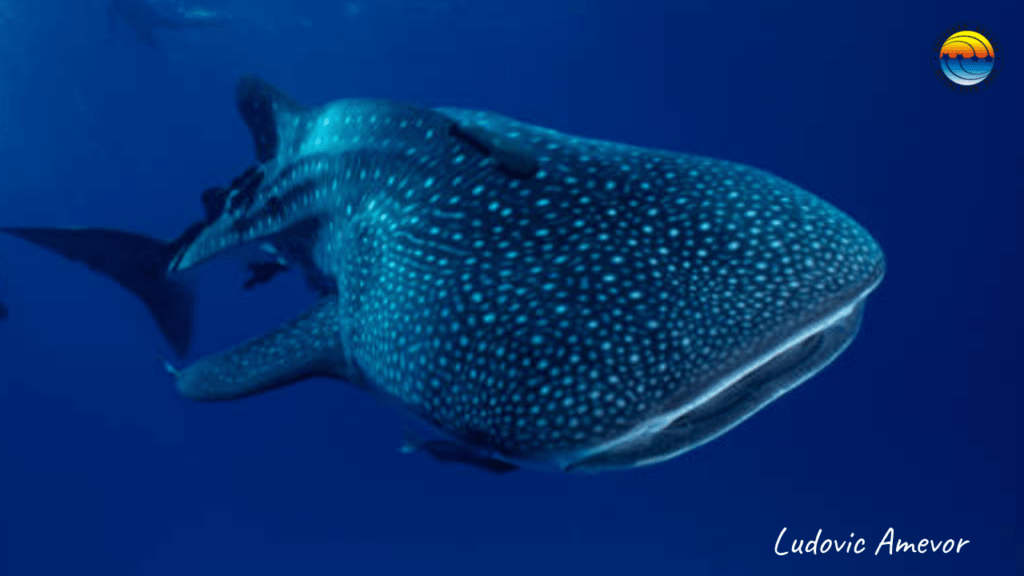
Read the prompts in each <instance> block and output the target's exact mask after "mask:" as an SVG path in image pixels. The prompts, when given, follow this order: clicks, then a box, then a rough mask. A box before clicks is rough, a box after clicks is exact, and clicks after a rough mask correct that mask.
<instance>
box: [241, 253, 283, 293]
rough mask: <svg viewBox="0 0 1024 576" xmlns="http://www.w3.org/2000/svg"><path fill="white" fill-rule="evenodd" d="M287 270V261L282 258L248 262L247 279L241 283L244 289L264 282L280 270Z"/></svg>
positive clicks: (272, 277)
mask: <svg viewBox="0 0 1024 576" xmlns="http://www.w3.org/2000/svg"><path fill="white" fill-rule="evenodd" d="M288 270H289V267H288V263H287V262H284V261H282V260H270V261H269V262H250V263H249V274H250V276H249V279H248V280H246V281H245V284H243V285H242V287H243V288H245V289H246V290H252V289H253V288H255V287H257V286H260V285H263V284H266V283H268V282H270V281H271V280H273V279H274V278H275V277H277V275H278V274H280V273H282V272H287V271H288Z"/></svg>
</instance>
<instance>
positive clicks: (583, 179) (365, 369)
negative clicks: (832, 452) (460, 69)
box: [20, 78, 884, 471]
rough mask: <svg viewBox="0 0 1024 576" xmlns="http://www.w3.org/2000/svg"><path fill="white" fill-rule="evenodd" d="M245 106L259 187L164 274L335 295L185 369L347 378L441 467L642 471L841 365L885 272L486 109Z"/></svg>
mask: <svg viewBox="0 0 1024 576" xmlns="http://www.w3.org/2000/svg"><path fill="white" fill-rule="evenodd" d="M238 106H239V109H240V111H241V113H242V116H243V118H244V119H245V121H246V122H247V124H248V125H249V127H250V128H251V130H252V133H253V136H254V139H255V142H256V151H257V157H258V159H259V161H260V162H261V166H260V168H259V170H260V172H261V173H262V174H263V175H264V177H263V178H262V179H260V181H259V183H258V184H257V185H254V186H248V187H245V186H242V187H235V188H234V189H232V190H231V191H230V192H229V193H227V194H226V198H223V205H222V206H219V209H217V210H212V211H210V212H212V213H214V214H216V217H215V218H208V219H207V221H205V222H204V223H202V225H201V226H199V227H198V228H199V229H198V231H196V232H195V233H194V234H192V235H190V237H189V238H187V241H184V242H179V243H178V245H176V247H175V248H176V252H175V253H174V255H173V256H171V257H170V258H167V257H166V256H165V255H160V256H159V257H155V258H154V260H153V261H154V262H159V263H160V265H166V267H167V270H168V272H169V274H171V275H173V274H176V273H178V272H183V271H186V270H188V269H191V268H193V267H194V266H196V265H198V264H200V263H201V262H204V261H206V260H208V259H210V258H212V257H214V256H217V255H219V254H222V253H224V252H225V251H228V250H230V249H232V248H235V247H237V246H240V245H243V244H247V243H252V242H269V243H272V244H273V245H275V246H278V247H280V246H292V247H293V248H291V249H290V252H291V253H293V254H297V255H299V256H301V258H299V263H298V265H300V266H301V267H303V268H306V269H307V272H308V273H309V274H310V275H311V276H313V277H316V278H319V279H320V281H321V282H326V283H327V284H328V285H329V288H330V289H329V290H324V291H323V292H324V294H325V296H324V297H323V298H322V299H321V300H320V301H319V302H318V303H317V304H316V305H315V306H314V307H313V308H312V309H311V310H309V311H307V312H306V313H305V314H303V315H302V316H301V317H299V318H298V319H296V320H294V321H293V322H290V323H288V324H287V325H285V326H282V327H280V328H279V329H277V330H275V331H273V332H272V333H270V334H267V335H265V336H263V337H260V338H257V339H254V340H252V341H250V342H247V343H245V344H242V345H241V346H239V347H237V348H235V349H233V350H230V351H227V352H224V353H221V354H218V355H214V356H210V357H206V358H203V359H201V360H199V361H198V362H196V363H195V364H193V365H191V366H189V367H188V368H186V369H184V370H181V371H177V370H173V373H174V374H175V377H176V380H177V386H178V389H179V390H180V392H181V393H183V394H185V395H186V396H189V397H191V398H195V399H199V400H227V399H234V398H240V397H244V396H247V395H251V394H256V393H259V392H262V391H265V390H269V389H272V388H276V387H279V386H284V385H287V384H291V383H294V382H297V381H299V380H303V379H306V378H310V377H313V376H326V377H332V378H338V379H341V380H344V381H347V382H350V383H353V384H356V385H359V386H361V387H364V388H366V389H368V390H371V391H373V392H375V393H378V394H379V395H381V396H384V397H386V398H388V399H391V400H393V401H395V402H397V403H398V404H399V405H400V406H402V407H404V408H405V409H406V410H407V411H409V412H411V413H413V414H415V415H416V416H418V417H420V418H421V419H422V420H423V421H425V422H427V423H429V424H431V425H433V426H434V427H436V429H437V430H439V431H440V432H442V433H443V434H444V435H445V436H446V437H447V438H448V439H449V440H448V441H446V442H445V443H444V446H443V448H444V450H443V454H441V453H438V454H435V457H438V458H442V457H443V459H446V460H450V461H460V462H479V461H480V460H479V459H480V458H486V459H493V460H496V461H499V462H506V463H514V464H517V465H529V466H533V467H544V468H554V469H557V470H578V471H598V470H607V469H619V468H629V467H635V466H642V465H646V464H651V463H655V462H660V461H663V460H666V459H668V458H672V457H674V456H677V455H679V454H681V453H683V452H685V451H687V450H690V449H693V448H695V447H697V446H700V445H702V444H704V443H706V442H708V441H710V440H712V439H714V438H716V437H718V436H719V435H721V434H723V433H725V432H726V431H728V430H730V429H732V428H733V427H734V426H736V425H737V424H739V423H740V422H742V421H743V420H745V419H746V418H748V417H750V416H751V415H752V414H754V413H755V412H757V411H758V410H760V409H761V408H763V407H764V406H766V405H767V404H769V403H770V402H772V401H773V400H775V399H776V398H778V397H779V396H781V395H782V394H784V393H785V392H787V391H789V390H792V389H793V388H794V387H796V386H797V385H799V384H800V383H802V382H803V381H805V380H806V379H807V378H809V377H811V376H812V375H814V374H815V373H817V372H818V371H819V370H821V369H822V368H823V367H824V366H825V365H827V364H828V363H829V362H831V361H832V360H833V359H834V358H835V357H836V356H837V355H838V354H839V353H840V352H841V351H842V350H843V349H845V348H846V346H847V345H848V344H849V343H850V342H851V341H852V339H853V337H854V335H855V334H856V332H857V329H858V326H859V323H860V320H861V315H862V312H863V308H864V301H865V298H866V296H867V295H868V293H870V292H871V291H872V290H873V289H874V288H875V287H876V286H878V284H879V283H880V281H881V279H882V276H883V271H884V259H883V255H882V252H881V250H880V248H879V246H878V245H877V244H876V242H875V241H874V240H873V239H872V238H871V236H870V235H869V234H868V233H867V232H866V231H865V230H864V229H863V228H862V227H860V226H859V225H858V224H857V223H856V222H854V221H853V220H852V219H851V218H849V217H848V216H846V215H845V214H843V213H842V212H840V211H839V210H837V209H836V208H834V207H833V206H831V205H830V204H828V203H826V202H825V201H823V200H821V199H820V198H818V197H816V196H814V195H812V194H810V193H808V192H806V191H804V190H802V189H800V188H798V187H796V186H795V185H793V184H791V183H789V182H786V181H784V180H782V179H779V178H777V177H775V176H773V175H771V174H767V173H765V172H762V171H760V170H757V169H754V168H750V167H747V166H743V165H740V164H734V163H731V162H725V161H720V160H713V159H709V158H701V157H695V156H688V155H683V154H677V153H672V152H665V151H657V150H649V149H644V148H638V147H634V146H628V145H623V144H616V143H611V142H603V141H598V140H591V139H586V138H581V137H575V136H570V135H566V134H562V133H560V132H556V131H554V130H548V129H544V128H540V127H537V126H531V125H529V124H525V123H522V122H518V121H515V120H511V119H509V118H506V117H503V116H499V115H497V114H493V113H489V112H476V111H467V110H456V109H436V110H432V109H425V108H420V107H415V106H409V105H404V104H397V103H393V102H388V101H381V100H341V101H337V102H333V103H330V104H328V105H326V106H323V107H319V108H304V107H302V106H300V105H298V104H297V103H296V102H294V101H293V100H291V99H290V98H288V97H287V96H285V95H284V94H282V93H281V92H279V91H278V90H276V89H274V88H272V87H271V86H269V85H267V84H266V83H264V82H262V81H259V80H256V79H253V78H247V79H243V80H242V82H241V83H240V85H239V89H238ZM20 231H21V234H20V235H22V236H23V237H24V236H25V229H20ZM78 233H79V234H83V235H86V236H87V235H88V234H89V232H88V231H78ZM36 240H37V241H38V240H39V239H38V238H37V239H36ZM126 240H127V239H126ZM40 243H43V242H40ZM43 244H45V243H43ZM295 246H299V247H304V248H300V249H296V248H294V247H295ZM116 249H118V247H116V246H110V250H111V251H112V252H113V251H115V250H116ZM121 249H122V250H128V252H129V253H130V252H132V249H131V247H130V246H124V247H121ZM101 271H104V270H102V269H101ZM106 272H107V273H110V274H113V275H114V276H115V278H116V277H117V276H118V274H126V273H127V272H125V271H124V270H123V269H119V268H114V269H111V270H107V271H106ZM159 278H161V279H163V281H165V282H170V280H169V276H168V275H166V274H165V275H160V276H159ZM122 283H124V282H122ZM126 285H127V283H126ZM128 287H129V288H131V286H128ZM456 443H457V444H456ZM456 445H458V446H461V447H462V449H464V450H465V451H466V457H465V458H458V455H457V454H455V452H454V451H453V450H454V448H453V447H454V446H456ZM483 467H484V468H488V466H483ZM493 468H495V469H497V468H500V466H497V465H496V466H494V467H493Z"/></svg>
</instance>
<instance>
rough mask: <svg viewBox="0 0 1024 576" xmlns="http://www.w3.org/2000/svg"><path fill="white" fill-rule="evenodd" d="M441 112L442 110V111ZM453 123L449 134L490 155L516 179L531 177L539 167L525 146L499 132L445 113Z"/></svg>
mask: <svg viewBox="0 0 1024 576" xmlns="http://www.w3.org/2000/svg"><path fill="white" fill-rule="evenodd" d="M442 114H444V112H443V111H442ZM445 115H446V116H448V118H449V119H451V120H452V121H453V122H454V124H452V127H451V134H452V136H455V137H456V138H459V139H461V140H462V141H464V142H466V143H467V144H469V145H470V146H472V147H473V148H476V149H477V150H479V151H480V153H482V154H484V155H485V156H490V157H491V158H493V159H494V161H495V162H496V163H497V165H498V169H499V170H501V171H502V172H504V173H505V174H507V175H509V176H511V177H512V178H516V179H518V180H527V179H529V178H533V177H534V175H536V174H537V171H538V170H539V169H540V162H539V161H538V160H537V158H536V157H535V156H534V154H533V153H532V152H530V151H529V150H528V149H527V148H526V147H525V146H523V145H522V144H520V143H518V142H516V141H515V140H513V139H511V138H508V137H506V136H504V135H502V134H500V133H499V132H496V131H494V130H490V129H488V128H486V127H484V126H481V125H479V124H473V123H470V122H464V121H461V120H458V119H456V118H452V116H451V115H449V114H445Z"/></svg>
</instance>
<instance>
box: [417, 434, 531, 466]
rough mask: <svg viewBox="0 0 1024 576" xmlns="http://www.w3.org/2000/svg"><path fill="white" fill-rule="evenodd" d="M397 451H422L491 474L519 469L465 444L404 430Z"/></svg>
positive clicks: (449, 462) (447, 462) (443, 460)
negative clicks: (435, 438) (434, 438)
mask: <svg viewBox="0 0 1024 576" xmlns="http://www.w3.org/2000/svg"><path fill="white" fill-rule="evenodd" d="M399 451H400V452H401V453H403V454H412V453H414V452H424V453H426V454H428V455H429V456H430V457H431V458H433V459H434V460H437V461H438V462H443V463H446V464H465V465H466V466H471V467H473V468H477V469H480V470H483V471H485V472H491V473H493V474H505V473H507V472H514V471H516V470H518V469H519V467H518V466H516V465H515V464H510V463H508V462H505V461H502V460H497V459H495V458H489V457H487V456H484V455H482V454H480V453H479V452H477V451H476V450H474V449H473V448H471V447H470V446H469V445H467V444H463V443H461V442H453V441H451V440H424V439H422V438H419V437H418V436H416V435H414V434H413V433H411V432H406V434H405V442H404V443H403V444H402V447H401V448H400V449H399Z"/></svg>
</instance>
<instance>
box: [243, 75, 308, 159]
mask: <svg viewBox="0 0 1024 576" xmlns="http://www.w3.org/2000/svg"><path fill="white" fill-rule="evenodd" d="M235 100H236V104H237V105H238V112H239V113H240V114H241V115H242V119H243V120H245V124H246V125H247V126H248V127H249V131H250V132H252V138H253V141H254V142H255V143H256V158H257V159H258V160H259V161H260V162H267V161H270V160H272V159H273V158H274V157H275V156H277V154H278V152H279V151H280V148H281V145H282V142H284V141H285V140H286V135H287V134H291V133H292V132H294V130H295V119H296V118H297V117H298V116H300V115H302V114H303V113H304V112H305V111H306V108H305V107H304V106H303V105H301V104H299V103H298V102H296V101H295V100H294V99H292V97H291V96H288V95H287V94H285V93H284V92H282V91H281V90H279V89H278V88H276V87H274V86H273V85H271V84H270V83H269V82H266V81H265V80H262V79H260V78H257V77H255V76H243V77H242V78H241V79H240V80H239V81H238V86H237V87H236V89H235Z"/></svg>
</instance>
